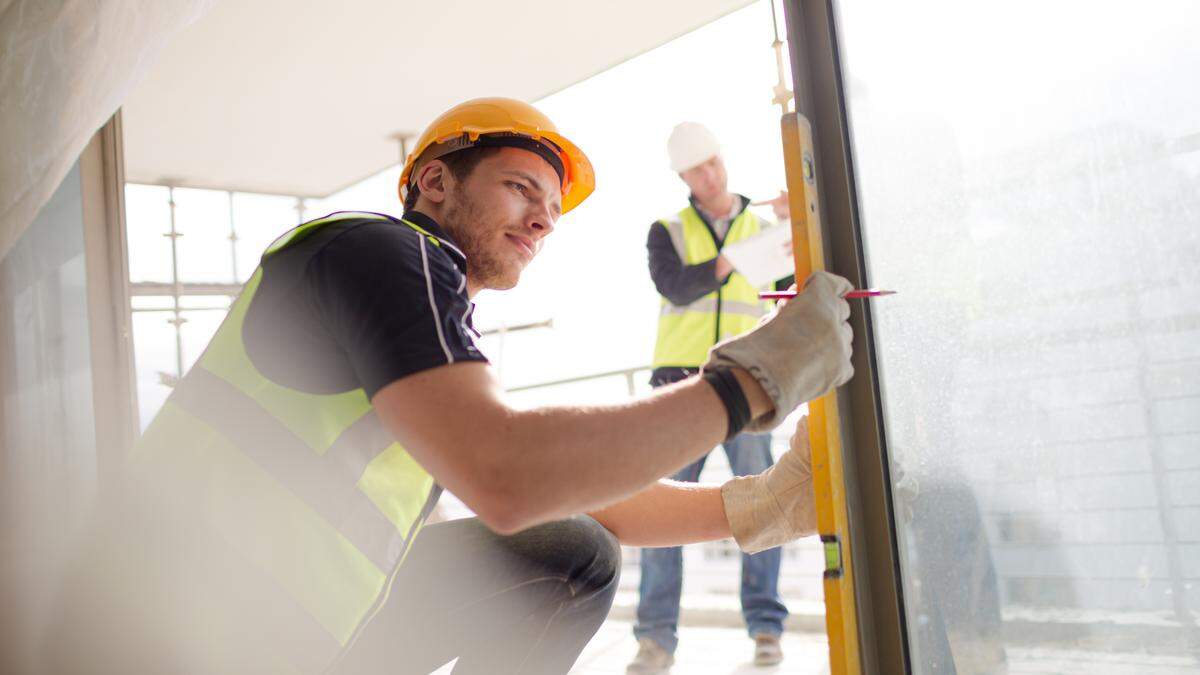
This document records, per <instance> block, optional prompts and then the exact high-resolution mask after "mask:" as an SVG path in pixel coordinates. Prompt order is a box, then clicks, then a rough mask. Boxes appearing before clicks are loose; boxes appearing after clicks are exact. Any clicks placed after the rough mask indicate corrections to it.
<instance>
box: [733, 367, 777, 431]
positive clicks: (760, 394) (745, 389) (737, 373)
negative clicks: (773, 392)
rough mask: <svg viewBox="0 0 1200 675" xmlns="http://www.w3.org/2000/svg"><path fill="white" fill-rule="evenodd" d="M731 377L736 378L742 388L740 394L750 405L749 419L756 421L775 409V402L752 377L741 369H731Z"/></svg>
mask: <svg viewBox="0 0 1200 675" xmlns="http://www.w3.org/2000/svg"><path fill="white" fill-rule="evenodd" d="M730 370H731V372H733V376H734V377H735V378H737V381H738V384H740V385H741V386H742V393H743V394H745V395H746V402H747V403H749V404H750V419H751V420H756V419H758V418H760V417H762V416H763V415H766V414H768V413H770V412H771V411H772V410H774V409H775V402H774V401H772V400H771V397H769V396H767V392H766V391H764V390H763V388H762V385H761V384H759V383H758V380H756V379H754V376H753V375H751V374H750V373H748V372H746V371H745V370H743V369H741V368H731V369H730Z"/></svg>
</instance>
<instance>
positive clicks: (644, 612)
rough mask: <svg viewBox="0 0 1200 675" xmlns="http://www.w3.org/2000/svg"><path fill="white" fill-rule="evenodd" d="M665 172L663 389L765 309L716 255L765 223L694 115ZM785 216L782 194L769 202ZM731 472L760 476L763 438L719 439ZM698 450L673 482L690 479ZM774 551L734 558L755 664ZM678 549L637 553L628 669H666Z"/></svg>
mask: <svg viewBox="0 0 1200 675" xmlns="http://www.w3.org/2000/svg"><path fill="white" fill-rule="evenodd" d="M667 154H668V157H669V158H670V166H671V170H672V171H674V172H676V173H677V174H679V177H680V179H682V180H683V182H684V183H685V184H686V185H687V187H688V191H689V195H688V205H687V207H685V208H684V209H683V210H681V211H679V212H678V213H677V214H675V215H672V216H671V217H669V218H666V219H663V220H658V221H655V222H654V223H653V224H651V226H650V234H649V237H648V239H647V244H646V245H647V248H648V252H649V262H650V277H651V279H652V280H653V281H654V285H655V287H656V288H657V289H658V292H659V294H660V295H661V296H662V309H661V311H660V314H659V323H658V339H657V343H656V344H655V347H654V359H653V367H654V371H653V373H652V374H651V381H650V383H651V385H653V386H654V387H664V386H668V385H673V384H674V383H676V382H680V381H683V380H686V379H687V378H689V377H692V376H694V375H695V374H696V373H697V372H698V371H699V370H700V367H701V366H702V365H704V363H705V362H706V361H707V360H708V354H709V350H710V349H711V348H712V347H713V345H714V344H716V343H717V342H719V341H721V340H724V339H727V338H732V337H735V336H738V335H741V334H743V333H745V332H747V331H749V330H750V329H752V328H753V327H754V326H755V324H757V323H758V321H759V319H761V318H762V316H763V315H764V314H765V313H766V311H767V309H766V306H765V305H764V303H763V302H762V301H760V300H759V299H758V291H759V289H757V288H755V287H754V286H752V285H751V284H750V282H749V281H747V280H746V278H745V277H744V276H742V275H741V274H739V273H738V272H737V270H735V269H734V268H733V266H732V265H730V263H729V261H728V260H726V259H725V258H724V257H723V256H721V254H720V253H721V249H722V247H724V246H725V245H728V244H731V243H734V242H736V241H740V240H743V239H747V238H749V237H753V236H754V235H756V234H758V233H759V232H760V231H761V229H762V228H763V227H764V226H766V225H770V223H764V222H763V221H762V220H761V219H760V218H759V217H758V216H756V215H755V214H754V213H753V212H751V211H750V210H749V209H748V208H747V207H748V206H749V205H750V200H749V199H747V198H746V197H744V196H742V195H738V194H734V193H732V192H730V191H729V187H728V177H727V176H726V173H725V164H724V161H723V160H722V158H721V148H720V146H719V144H718V143H717V139H716V137H715V136H714V135H713V133H712V132H711V131H709V130H708V129H707V128H706V127H704V126H703V125H701V124H698V123H696V122H684V123H682V124H679V125H677V126H676V127H675V128H674V129H673V130H672V131H671V135H670V137H669V138H668V140H667ZM772 205H773V206H774V208H775V216H776V217H777V218H781V219H783V218H787V217H788V208H787V196H786V194H784V195H781V196H780V198H779V199H777V200H775V201H773V202H772ZM723 445H724V448H725V454H726V456H727V457H728V459H729V466H730V469H731V470H732V471H733V474H734V475H735V476H744V475H753V474H758V473H762V472H763V471H765V470H766V469H767V468H768V467H770V466H771V464H772V459H771V435H770V434H769V433H750V432H747V433H742V434H739V435H737V436H733V437H731V438H728V439H726V440H725V441H724V444H723ZM706 458H707V456H706V455H701V456H700V457H699V459H697V460H696V461H695V462H692V463H691V464H688V465H687V466H685V467H683V468H682V469H681V470H680V471H678V472H676V473H675V474H674V475H673V476H671V478H672V479H674V480H678V481H685V482H691V483H694V482H696V481H697V480H698V479H699V477H700V472H701V470H702V469H703V468H704V462H705V459H706ZM780 559H781V552H780V549H779V548H771V549H769V550H766V551H763V552H761V553H757V554H754V555H749V554H746V553H743V555H742V577H741V602H742V617H743V619H744V620H745V622H746V628H747V630H748V631H749V634H750V636H751V638H753V639H754V642H755V647H754V662H755V663H756V664H757V665H764V666H765V665H773V664H776V663H779V662H780V661H781V660H782V659H783V651H782V649H781V648H780V644H779V637H780V635H781V634H782V633H783V620H784V618H785V617H787V613H788V612H787V608H786V607H785V606H784V604H783V602H782V600H781V599H780V597H779V591H778V582H779V563H780ZM682 588H683V553H682V551H681V549H680V548H679V547H678V546H674V547H667V548H648V549H644V550H643V551H642V552H641V583H640V589H639V590H640V598H639V602H638V610H637V623H636V624H635V625H634V629H633V633H634V636H635V637H636V638H637V640H638V653H637V655H636V656H635V657H634V660H633V662H632V663H630V664H629V669H628V672H629V673H631V675H632V674H637V675H646V674H650V673H661V672H665V671H666V669H668V668H669V667H670V666H671V664H672V663H673V662H674V653H675V649H676V647H677V646H678V644H679V639H678V635H677V629H678V623H679V601H680V594H681V592H682Z"/></svg>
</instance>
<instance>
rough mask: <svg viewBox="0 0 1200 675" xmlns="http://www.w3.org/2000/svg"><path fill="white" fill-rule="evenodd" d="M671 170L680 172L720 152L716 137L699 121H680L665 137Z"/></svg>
mask: <svg viewBox="0 0 1200 675" xmlns="http://www.w3.org/2000/svg"><path fill="white" fill-rule="evenodd" d="M667 154H668V155H669V156H670V157H671V170H672V171H674V172H675V173H681V172H684V171H687V170H688V169H690V168H692V167H694V166H699V165H700V164H702V163H704V162H706V161H708V160H709V159H712V158H713V157H716V156H717V155H719V154H721V146H720V145H719V144H718V143H717V137H716V136H713V133H712V132H711V131H709V130H708V127H706V126H704V125H703V124H700V123H699V122H681V123H680V124H677V125H675V128H674V129H672V130H671V137H670V138H668V139H667Z"/></svg>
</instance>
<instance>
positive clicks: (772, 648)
mask: <svg viewBox="0 0 1200 675" xmlns="http://www.w3.org/2000/svg"><path fill="white" fill-rule="evenodd" d="M782 661H783V648H782V647H780V645H779V636H778V635H771V634H770V633H759V634H758V635H755V636H754V665H756V666H775V665H778V664H779V663H780V662H782Z"/></svg>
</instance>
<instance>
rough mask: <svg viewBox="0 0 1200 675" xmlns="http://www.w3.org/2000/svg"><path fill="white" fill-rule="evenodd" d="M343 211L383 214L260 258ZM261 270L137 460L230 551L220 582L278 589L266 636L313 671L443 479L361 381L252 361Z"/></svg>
mask: <svg viewBox="0 0 1200 675" xmlns="http://www.w3.org/2000/svg"><path fill="white" fill-rule="evenodd" d="M346 218H374V219H383V218H382V216H379V215H377V214H367V213H339V214H335V215H333V216H330V217H328V218H325V219H322V220H317V221H313V222H310V223H305V224H303V225H301V226H299V227H297V228H295V229H293V230H292V231H290V232H289V233H287V234H285V235H284V236H283V237H281V238H280V239H279V240H277V241H276V242H275V243H274V244H272V245H271V246H270V247H269V248H268V249H267V251H266V253H264V254H263V259H264V260H265V259H266V258H267V257H269V256H271V255H273V254H274V253H276V252H278V251H280V250H281V249H283V248H285V247H287V246H289V245H291V244H294V243H296V242H297V241H299V240H301V239H303V238H305V237H307V236H309V235H311V234H312V233H313V232H315V231H316V230H317V229H318V228H320V227H322V226H323V225H327V224H329V223H332V222H336V221H338V220H343V219H346ZM401 222H404V224H405V225H408V226H409V227H412V228H413V229H415V230H417V231H419V232H421V233H422V234H424V235H425V236H427V237H429V239H430V241H431V242H432V243H433V244H436V245H440V242H439V241H438V240H437V239H436V238H435V237H433V236H432V235H431V234H429V233H428V232H425V231H424V230H422V229H421V228H420V227H418V226H416V225H413V224H412V223H408V222H407V221H401ZM262 275H263V271H262V266H261V265H260V266H259V268H258V269H257V270H255V272H254V275H253V276H252V277H251V278H250V281H249V282H247V283H246V285H245V287H244V288H243V290H242V293H241V295H240V296H239V297H238V298H237V300H236V302H235V303H234V305H233V308H232V309H231V310H230V311H229V314H228V316H227V317H226V319H225V321H224V323H222V324H221V327H220V328H219V329H218V330H217V332H216V335H215V336H214V337H213V339H212V341H211V342H210V343H209V345H208V348H207V349H206V350H205V352H204V354H203V355H202V356H201V357H200V359H199V361H197V363H196V365H195V366H194V367H193V368H192V369H191V370H190V371H189V372H188V374H187V376H186V377H184V378H183V379H182V381H180V383H179V385H178V386H177V387H176V388H175V390H174V392H172V394H171V396H170V398H168V399H167V401H166V403H165V404H164V405H163V408H162V410H161V411H160V412H159V413H158V415H157V416H156V417H155V418H154V421H153V422H151V424H150V426H149V428H147V429H146V433H145V434H144V435H143V437H142V439H141V440H140V441H139V443H138V445H137V447H136V448H135V451H134V467H135V470H136V471H137V473H138V475H140V476H141V477H142V478H143V479H146V480H150V481H153V482H155V483H156V484H157V485H158V486H159V489H161V490H184V491H186V493H187V496H186V500H187V503H188V504H189V507H188V509H189V513H193V514H194V515H195V517H196V518H198V519H199V520H201V521H203V524H204V526H205V527H207V528H208V530H209V531H211V532H213V533H215V537H216V540H217V541H221V540H223V541H225V542H228V544H229V545H230V550H231V551H234V552H236V553H235V554H234V557H236V558H237V560H238V562H239V565H235V566H234V567H235V568H237V569H236V571H235V572H231V573H230V575H231V582H230V583H240V584H241V585H242V586H245V587H249V586H250V585H251V582H247V581H246V580H245V579H256V580H257V581H254V582H253V583H255V584H262V583H265V584H267V585H272V584H274V585H276V586H277V587H276V588H274V589H273V590H272V591H271V592H272V593H273V594H274V595H273V596H272V597H277V598H281V599H282V600H281V601H280V602H279V603H272V604H279V605H281V606H278V607H272V608H271V609H270V614H271V616H273V617H280V618H281V620H280V621H279V625H272V626H270V627H269V628H267V629H264V630H263V634H264V635H270V636H271V639H272V640H274V641H275V642H278V643H279V644H280V645H286V647H285V648H283V649H281V651H284V652H288V653H281V654H279V659H280V662H281V663H280V668H281V669H287V670H295V671H299V672H319V671H321V670H323V669H325V668H326V667H327V666H329V665H330V664H331V663H332V662H334V661H335V660H336V658H337V657H338V655H339V653H341V651H342V650H343V648H344V647H345V646H347V645H348V644H350V643H351V640H352V639H353V638H354V636H355V635H356V634H357V632H358V631H360V630H361V629H362V627H363V626H364V625H365V623H366V622H367V621H369V619H370V617H371V616H373V614H374V613H375V612H376V611H378V608H379V607H380V606H381V605H382V603H383V602H384V601H385V600H386V595H387V591H388V589H389V588H390V585H391V582H392V580H393V579H394V577H395V574H396V572H397V570H398V569H399V568H400V564H401V562H402V561H403V560H404V557H405V555H406V553H407V552H408V550H409V546H410V544H411V543H412V541H413V538H414V537H415V536H416V534H417V532H418V530H419V529H420V528H421V525H422V523H423V522H424V520H425V518H426V517H427V516H428V513H429V511H430V510H431V509H432V507H433V504H434V502H435V501H436V499H437V495H438V493H439V492H440V488H436V486H435V484H434V481H433V478H432V477H431V476H430V475H429V474H428V473H427V472H426V471H425V470H424V469H422V468H421V466H420V465H418V464H417V462H416V461H415V460H414V459H413V458H412V457H411V456H410V455H409V454H408V453H407V452H406V451H405V450H404V448H403V447H401V446H400V445H399V444H398V443H396V442H395V441H394V440H393V438H392V436H391V434H390V433H389V432H388V431H387V430H386V429H385V428H384V427H383V424H382V423H381V422H380V420H379V418H378V417H377V416H376V414H375V412H374V410H373V408H372V407H371V404H370V401H368V399H367V395H366V392H364V391H363V390H362V389H361V388H360V389H356V390H354V391H348V392H343V393H338V394H331V395H317V394H310V393H306V392H302V391H298V390H295V389H290V388H288V387H285V386H282V385H279V384H276V383H275V382H272V381H271V380H270V379H268V378H267V377H266V376H264V375H263V374H262V373H260V372H259V371H258V370H257V369H256V368H255V367H254V364H253V363H251V361H250V359H249V357H248V356H247V354H246V347H245V344H244V343H243V341H242V325H243V321H244V319H245V316H246V310H247V308H248V307H249V306H250V302H251V301H252V300H253V298H254V294H255V291H256V290H257V289H258V286H259V283H260V282H261V281H262ZM177 499H178V498H177ZM221 573H224V571H222V572H221ZM235 576H236V577H237V578H238V581H234V580H233V579H232V577H235ZM181 583H187V580H181ZM283 605H286V606H283ZM210 609H211V612H210V615H209V616H208V617H207V620H208V625H209V626H211V627H214V628H213V629H214V630H216V631H218V632H219V631H220V630H226V629H224V628H223V626H224V625H225V623H230V624H236V623H237V620H238V617H236V616H225V615H223V614H222V613H223V612H224V613H226V614H233V613H235V612H229V611H228V608H224V607H216V608H210ZM204 620H205V619H204V618H200V619H197V622H198V623H200V622H203V621H204ZM255 628H256V629H257V628H260V627H255ZM198 630H199V628H198ZM226 632H228V630H226ZM234 637H236V636H234ZM213 642H214V643H216V642H217V640H216V639H215V638H214V639H213ZM216 646H217V645H216V644H214V647H216Z"/></svg>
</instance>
